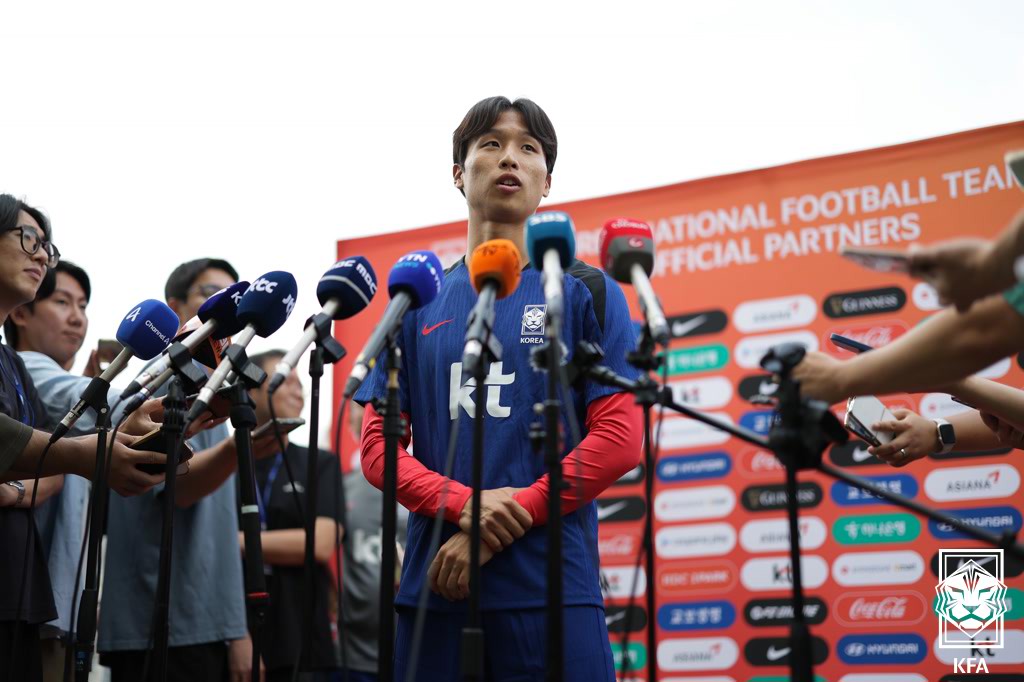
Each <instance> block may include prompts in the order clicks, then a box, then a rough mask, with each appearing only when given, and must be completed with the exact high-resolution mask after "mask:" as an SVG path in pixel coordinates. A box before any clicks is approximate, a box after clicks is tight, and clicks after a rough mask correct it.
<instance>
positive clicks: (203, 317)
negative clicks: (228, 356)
mask: <svg viewBox="0 0 1024 682" xmlns="http://www.w3.org/2000/svg"><path fill="white" fill-rule="evenodd" d="M248 287H249V283H248V282H236V283H234V284H232V285H231V286H229V287H226V288H224V289H221V290H220V291H218V292H217V293H215V294H214V295H213V296H211V297H210V298H208V299H206V302H205V303H203V305H201V306H199V310H198V311H197V312H196V317H197V318H199V320H200V322H202V324H201V325H200V326H199V328H198V329H196V330H195V331H193V332H192V333H191V334H189V335H188V336H186V337H185V338H184V339H182V340H181V345H183V346H184V347H185V348H186V350H188V351H189V352H190V353H193V354H198V353H197V352H196V349H197V348H199V346H200V344H201V343H202V342H203V341H205V340H206V339H208V338H210V337H213V338H214V339H218V340H219V339H225V338H227V337H229V336H232V335H234V334H237V333H238V332H239V331H240V330H241V329H242V323H241V322H239V321H238V302H239V301H240V300H241V299H242V294H243V293H244V292H245V290H246V289H247V288H248ZM193 319H195V318H193ZM192 324H193V321H192V320H189V321H188V322H186V323H185V327H183V328H182V331H185V329H187V328H188V327H189V326H190V325H192ZM180 335H181V332H178V336H180ZM175 340H177V339H175ZM214 355H215V356H217V354H216V353H214ZM217 357H219V356H217ZM215 360H216V358H215ZM204 364H206V363H204ZM214 364H216V363H214ZM172 373H173V370H172V369H171V359H170V357H168V356H166V355H165V356H164V357H162V358H160V359H159V360H157V361H156V362H154V363H153V364H152V365H150V366H149V367H147V368H146V369H145V371H143V372H142V374H140V375H139V376H137V377H135V380H134V381H133V382H131V383H130V384H128V387H127V388H126V389H124V391H123V392H122V393H121V400H124V399H126V398H130V397H131V396H133V395H135V394H136V393H138V392H139V391H143V390H144V392H145V395H143V396H142V399H141V400H138V401H134V400H133V401H132V402H130V403H128V405H127V406H126V407H125V414H130V413H132V412H134V411H135V408H137V407H138V406H139V405H141V404H142V403H143V402H144V401H145V400H147V399H148V398H149V396H151V395H153V392H154V391H156V390H157V389H158V388H160V387H161V386H163V385H164V384H165V383H167V380H168V379H170V378H171V374H172ZM154 380H155V382H154ZM133 405H134V406H133Z"/></svg>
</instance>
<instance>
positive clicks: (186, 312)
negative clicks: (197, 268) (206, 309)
mask: <svg viewBox="0 0 1024 682" xmlns="http://www.w3.org/2000/svg"><path fill="white" fill-rule="evenodd" d="M234 283H235V280H233V279H232V278H231V275H229V274H228V273H226V272H224V271H223V270H221V269H219V268H207V269H206V270H203V271H202V272H200V273H199V276H198V277H196V279H195V281H194V282H192V286H190V287H189V288H188V293H187V294H186V295H185V300H181V299H178V298H172V299H171V300H170V301H168V302H167V303H168V304H169V305H170V306H171V309H172V310H173V311H174V312H176V313H177V314H178V319H179V320H181V323H182V324H184V323H185V322H188V321H189V320H191V319H192V318H193V317H195V316H196V313H197V312H199V308H200V306H202V305H203V304H204V303H206V299H208V298H210V297H211V296H213V295H214V294H215V293H217V292H218V291H220V290H221V289H224V288H225V287H229V286H231V285H232V284H234Z"/></svg>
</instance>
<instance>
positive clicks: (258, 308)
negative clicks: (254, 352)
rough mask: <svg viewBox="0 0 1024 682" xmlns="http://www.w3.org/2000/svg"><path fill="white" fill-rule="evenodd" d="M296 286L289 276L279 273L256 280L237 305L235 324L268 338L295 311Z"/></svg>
mask: <svg viewBox="0 0 1024 682" xmlns="http://www.w3.org/2000/svg"><path fill="white" fill-rule="evenodd" d="M297 295H298V286H296V284H295V278H294V277H292V275H291V273H288V272H283V271H281V270H273V271H271V272H268V273H266V274H265V275H262V276H261V277H258V278H257V279H256V280H255V281H254V282H253V283H252V284H250V285H249V288H248V289H246V290H245V294H244V295H243V296H242V300H241V301H239V302H238V321H239V322H240V323H241V324H242V325H243V326H247V325H250V324H251V325H252V326H253V327H254V328H255V329H256V333H257V334H258V335H260V336H270V335H271V334H273V333H274V332H276V331H277V330H278V329H280V328H281V325H283V324H284V323H285V320H287V319H288V316H289V315H291V314H292V310H293V309H294V308H295V297H296V296H297Z"/></svg>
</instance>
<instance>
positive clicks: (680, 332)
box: [672, 315, 708, 337]
mask: <svg viewBox="0 0 1024 682" xmlns="http://www.w3.org/2000/svg"><path fill="white" fill-rule="evenodd" d="M707 319H708V316H707V315H698V316H697V317H695V318H693V319H692V320H687V321H686V322H676V323H675V324H674V325H672V336H675V337H680V336H686V335H687V334H689V333H690V332H692V331H693V330H694V329H696V328H697V327H699V326H701V325H702V324H704V322H705V321H706V320H707Z"/></svg>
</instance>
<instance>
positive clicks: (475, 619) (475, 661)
mask: <svg viewBox="0 0 1024 682" xmlns="http://www.w3.org/2000/svg"><path fill="white" fill-rule="evenodd" d="M481 295H483V294H481ZM488 313H489V314H482V315H481V319H480V320H479V322H480V326H481V328H482V331H483V335H482V337H483V338H482V339H481V340H480V358H479V360H478V361H477V362H476V363H474V365H473V382H474V384H475V385H476V396H475V401H474V402H475V406H476V407H475V411H474V413H473V471H472V482H471V483H470V485H471V486H472V489H473V493H472V500H473V502H472V505H471V507H470V509H471V510H472V516H471V517H470V519H471V520H470V528H469V616H468V619H467V622H466V626H465V627H463V628H462V676H463V678H464V679H466V680H470V681H471V682H483V679H484V630H483V619H482V617H481V615H480V513H481V509H480V502H481V495H482V492H483V485H484V480H483V479H484V410H485V409H486V400H485V399H484V393H485V391H484V382H485V381H486V378H487V366H488V364H489V363H491V362H498V361H500V360H501V351H502V349H501V342H500V341H498V339H497V338H496V337H495V336H494V334H493V331H494V306H493V305H492V306H490V307H489V309H488ZM467 326H468V327H470V328H472V327H474V320H470V321H469V322H468V324H467ZM460 390H461V389H460Z"/></svg>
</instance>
